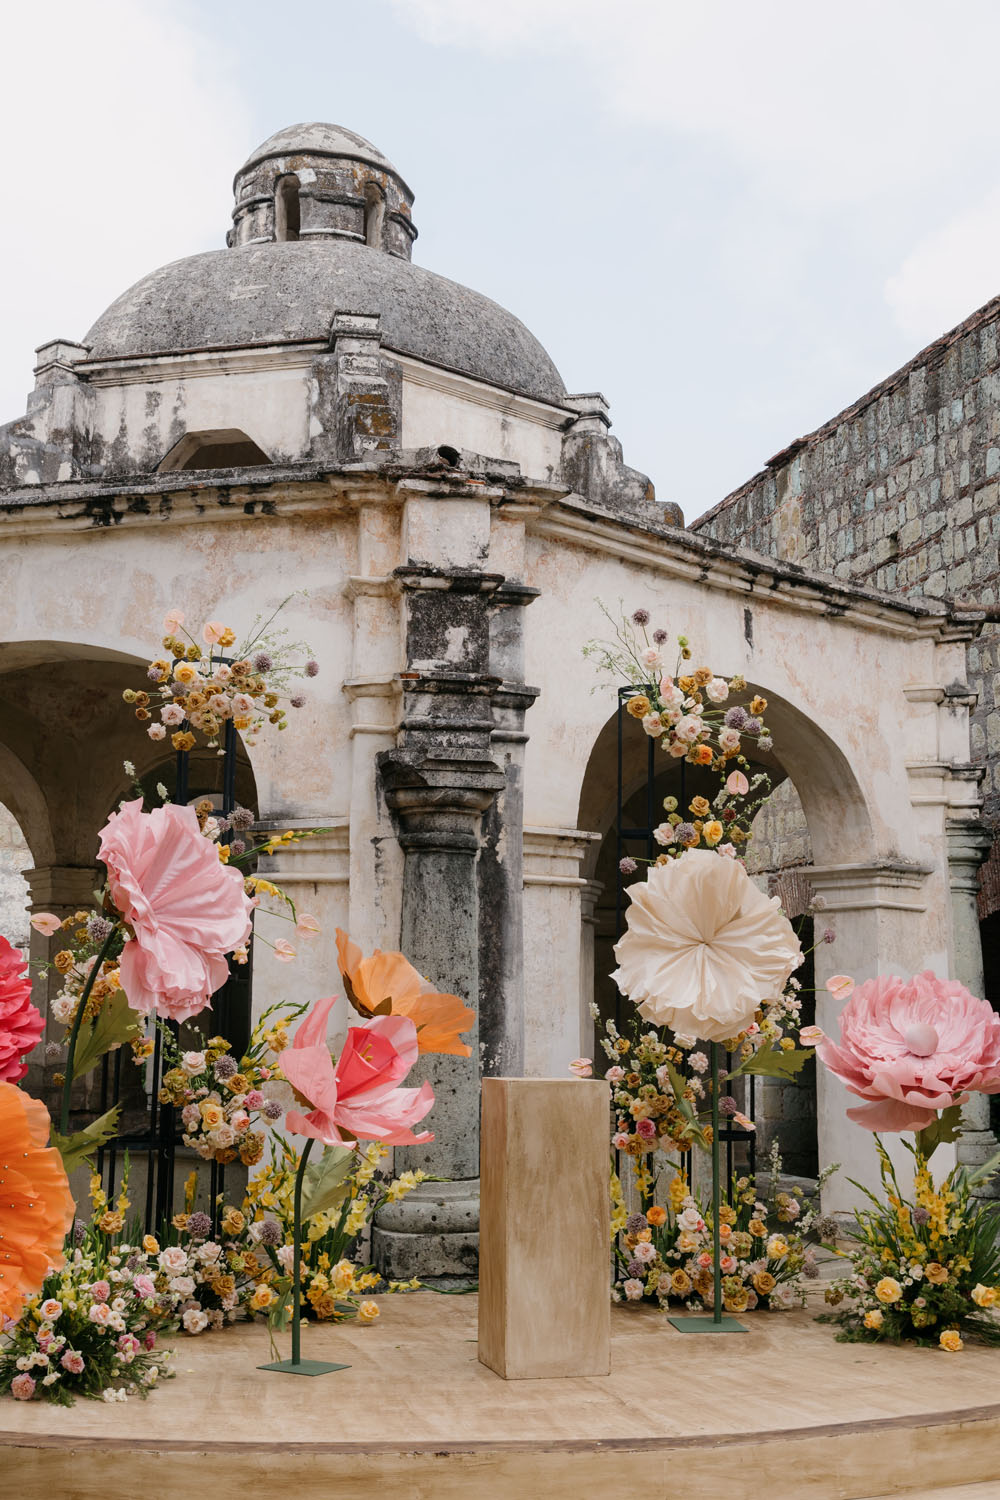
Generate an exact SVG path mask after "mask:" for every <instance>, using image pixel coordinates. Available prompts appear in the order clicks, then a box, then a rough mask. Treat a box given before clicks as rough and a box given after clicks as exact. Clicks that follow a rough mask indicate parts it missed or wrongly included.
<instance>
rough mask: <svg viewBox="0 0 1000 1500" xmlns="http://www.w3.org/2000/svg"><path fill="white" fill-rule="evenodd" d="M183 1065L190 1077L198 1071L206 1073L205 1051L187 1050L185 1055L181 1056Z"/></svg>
mask: <svg viewBox="0 0 1000 1500" xmlns="http://www.w3.org/2000/svg"><path fill="white" fill-rule="evenodd" d="M181 1067H182V1068H183V1069H184V1071H185V1073H186V1074H187V1075H188V1077H189V1078H193V1077H194V1076H195V1074H196V1073H204V1071H205V1054H204V1052H185V1054H184V1056H183V1057H182V1058H181Z"/></svg>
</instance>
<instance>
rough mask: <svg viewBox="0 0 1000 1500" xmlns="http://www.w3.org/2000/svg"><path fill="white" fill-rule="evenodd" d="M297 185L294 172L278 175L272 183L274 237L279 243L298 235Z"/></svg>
mask: <svg viewBox="0 0 1000 1500" xmlns="http://www.w3.org/2000/svg"><path fill="white" fill-rule="evenodd" d="M299 186H300V185H299V179H298V178H297V177H296V175H295V173H294V172H288V173H286V175H285V176H284V177H279V178H278V180H277V182H276V183H275V185H274V238H275V239H276V240H277V241H278V243H279V244H284V243H287V242H288V241H291V240H297V239H298V237H299V230H300V228H301V224H302V208H301V203H300V199H299Z"/></svg>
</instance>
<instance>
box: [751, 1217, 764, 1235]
mask: <svg viewBox="0 0 1000 1500" xmlns="http://www.w3.org/2000/svg"><path fill="white" fill-rule="evenodd" d="M749 1228H750V1233H751V1234H752V1235H755V1236H756V1237H757V1239H759V1240H762V1239H763V1238H764V1236H765V1235H766V1234H767V1225H766V1224H765V1223H764V1222H763V1220H761V1219H751V1220H750V1225H749Z"/></svg>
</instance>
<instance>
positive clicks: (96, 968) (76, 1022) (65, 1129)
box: [59, 925, 118, 1135]
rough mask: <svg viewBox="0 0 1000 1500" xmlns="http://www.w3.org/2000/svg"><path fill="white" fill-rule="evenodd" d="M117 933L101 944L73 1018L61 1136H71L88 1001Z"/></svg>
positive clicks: (114, 930) (113, 931)
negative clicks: (75, 1069)
mask: <svg viewBox="0 0 1000 1500" xmlns="http://www.w3.org/2000/svg"><path fill="white" fill-rule="evenodd" d="M117 933H118V927H117V925H116V926H114V927H112V929H111V931H110V932H109V933H108V935H107V937H106V938H105V939H104V942H103V943H102V944H101V951H100V953H98V955H97V957H96V958H95V959H94V962H93V964H92V966H91V970H90V973H89V974H88V975H87V979H86V983H85V984H84V986H83V993H82V994H81V996H80V1003H79V1005H78V1006H77V1007H76V1015H75V1016H74V1017H73V1028H72V1030H71V1031H70V1034H69V1053H68V1055H67V1058H66V1080H65V1082H64V1083H63V1092H62V1109H61V1110H60V1113H59V1133H60V1135H69V1097H70V1093H71V1092H72V1088H73V1063H74V1060H75V1058H76V1043H77V1039H78V1037H79V1035H80V1026H81V1024H82V1022H83V1013H84V1011H85V1010H86V1009H87V1001H88V1000H89V999H90V992H91V990H92V989H93V988H94V983H95V981H96V979H97V976H98V974H100V972H101V965H102V964H103V962H104V960H105V958H106V957H107V954H108V949H109V948H110V947H111V941H112V939H113V938H114V937H115V936H116V935H117Z"/></svg>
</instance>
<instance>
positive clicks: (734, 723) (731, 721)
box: [725, 703, 749, 729]
mask: <svg viewBox="0 0 1000 1500" xmlns="http://www.w3.org/2000/svg"><path fill="white" fill-rule="evenodd" d="M748 717H749V716H748V714H747V711H746V709H745V708H741V707H740V705H739V704H738V703H734V704H733V706H732V708H727V709H726V718H725V722H726V724H728V726H729V728H730V729H745V728H746V723H747V718H748Z"/></svg>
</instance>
